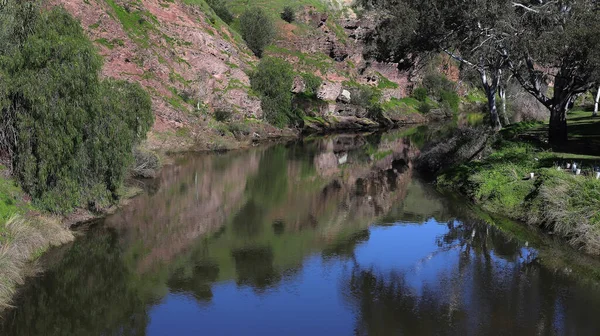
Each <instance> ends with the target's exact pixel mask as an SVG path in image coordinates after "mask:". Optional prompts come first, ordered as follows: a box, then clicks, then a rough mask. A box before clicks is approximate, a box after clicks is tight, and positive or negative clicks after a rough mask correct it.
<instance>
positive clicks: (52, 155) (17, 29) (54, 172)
mask: <svg viewBox="0 0 600 336" xmlns="http://www.w3.org/2000/svg"><path fill="white" fill-rule="evenodd" d="M0 12H1V13H2V16H3V18H8V20H6V21H3V22H4V23H3V24H2V26H0V27H1V28H0V29H1V31H2V34H6V35H4V36H5V37H6V39H0V40H2V42H1V43H0V80H1V81H2V82H3V85H2V86H3V91H2V92H0V94H1V95H0V102H2V105H0V107H1V108H2V109H1V110H0V112H1V117H2V127H1V128H0V140H1V144H0V148H1V149H2V154H3V155H4V157H5V158H7V159H8V160H9V161H10V162H11V165H12V170H13V175H14V176H15V177H16V178H17V180H18V181H19V182H20V184H21V185H22V187H23V188H24V190H25V191H27V192H28V193H29V194H30V195H31V196H32V197H33V199H34V201H35V202H37V203H38V204H39V205H40V206H41V207H43V208H45V209H47V210H51V211H55V212H64V211H68V210H70V209H72V208H73V207H76V206H81V205H84V206H93V207H97V206H101V205H103V204H107V203H109V202H111V201H112V200H114V199H116V198H117V197H118V194H119V188H120V187H121V184H122V181H123V179H124V177H125V174H126V171H127V168H128V167H129V165H130V164H131V162H132V158H133V154H132V150H133V146H134V145H135V144H137V143H138V142H139V141H140V140H141V139H143V138H144V137H145V135H146V132H147V131H148V129H149V127H150V126H151V125H152V122H153V115H152V111H151V101H150V98H149V96H148V94H147V93H146V92H145V91H143V89H142V88H141V87H140V86H139V84H130V83H126V82H122V81H115V80H109V79H107V80H100V78H99V71H100V69H101V67H102V59H101V57H100V56H99V55H98V53H97V51H96V49H95V47H94V46H93V44H92V43H91V42H90V41H89V39H88V38H87V37H86V36H85V34H84V32H83V30H82V28H81V26H80V24H79V23H78V22H77V21H76V20H74V19H73V18H72V17H71V16H70V15H69V14H68V13H67V12H66V11H65V10H64V9H62V8H54V9H52V10H50V11H40V10H39V9H38V8H37V7H36V5H35V3H34V2H17V1H8V2H7V3H5V5H4V7H2V8H0ZM6 22H8V24H6Z"/></svg>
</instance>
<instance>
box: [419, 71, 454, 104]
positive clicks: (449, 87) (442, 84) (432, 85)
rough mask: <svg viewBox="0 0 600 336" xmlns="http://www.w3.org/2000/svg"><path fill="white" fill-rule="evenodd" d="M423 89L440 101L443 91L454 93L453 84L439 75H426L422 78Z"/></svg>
mask: <svg viewBox="0 0 600 336" xmlns="http://www.w3.org/2000/svg"><path fill="white" fill-rule="evenodd" d="M422 85H423V87H424V88H425V89H427V93H428V94H429V96H431V97H435V98H436V99H440V97H441V93H442V92H444V91H455V89H454V83H453V82H451V81H450V80H449V79H448V78H446V76H444V75H442V74H440V73H428V74H427V75H425V77H424V78H423V83H422Z"/></svg>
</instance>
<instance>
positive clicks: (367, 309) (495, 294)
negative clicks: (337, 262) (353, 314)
mask: <svg viewBox="0 0 600 336" xmlns="http://www.w3.org/2000/svg"><path fill="white" fill-rule="evenodd" d="M447 226H448V231H447V233H445V234H444V235H442V236H440V237H438V238H437V241H436V243H437V245H438V247H439V248H438V250H437V251H436V252H434V253H433V254H432V255H428V256H427V257H426V258H425V259H426V260H430V259H432V258H435V257H436V255H437V254H447V253H456V254H457V257H458V258H457V260H458V262H457V263H456V264H455V265H453V266H452V268H451V270H450V271H449V272H447V271H445V269H442V270H436V271H437V272H438V273H437V274H436V276H435V277H436V280H435V281H434V282H423V283H422V287H421V288H415V287H414V284H412V283H411V282H410V281H409V280H408V279H407V277H409V276H410V274H408V273H410V271H411V270H394V271H389V272H385V271H383V272H382V271H381V270H378V269H377V268H376V267H373V266H372V265H369V266H363V265H360V264H359V263H357V262H355V263H354V264H353V267H352V269H351V270H350V271H349V272H348V273H347V274H345V275H344V276H343V277H342V280H341V286H340V288H341V291H342V296H343V297H344V300H345V301H346V302H347V303H349V304H350V305H351V306H352V307H354V309H355V310H356V311H357V312H358V316H357V319H356V321H357V322H356V327H355V332H356V334H358V335H598V334H600V329H598V328H597V327H596V328H590V327H589V322H590V319H594V318H596V316H598V315H597V314H598V313H600V307H598V306H597V305H596V306H594V307H589V306H582V305H581V302H585V301H587V300H586V295H590V294H591V293H589V292H588V291H587V290H585V289H583V288H582V287H579V286H572V287H570V286H569V285H568V284H569V283H570V282H569V281H568V280H567V279H566V278H565V277H564V276H562V275H560V274H556V273H553V272H550V271H549V270H547V269H546V268H543V267H541V265H540V264H539V263H538V261H539V260H538V258H537V255H536V252H535V250H533V249H529V248H527V247H523V246H522V245H520V244H519V243H518V242H516V241H514V240H510V239H507V238H506V236H505V235H504V234H502V233H501V232H500V231H499V230H497V229H495V228H493V227H490V226H488V225H484V224H479V223H469V222H467V223H464V222H458V221H454V220H452V221H449V222H448V224H447ZM557 288H561V290H560V291H557ZM592 295H593V299H591V298H590V301H591V302H596V303H597V302H599V301H598V299H600V298H599V297H598V294H597V291H594V294H592ZM567 312H568V314H567Z"/></svg>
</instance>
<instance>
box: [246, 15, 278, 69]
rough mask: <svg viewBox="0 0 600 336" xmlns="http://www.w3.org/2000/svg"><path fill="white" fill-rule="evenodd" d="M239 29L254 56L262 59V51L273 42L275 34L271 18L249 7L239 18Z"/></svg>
mask: <svg viewBox="0 0 600 336" xmlns="http://www.w3.org/2000/svg"><path fill="white" fill-rule="evenodd" d="M240 27H241V30H242V37H243V38H244V41H246V44H247V45H248V48H250V50H252V52H253V53H254V54H255V55H256V56H258V57H262V54H263V51H264V50H265V48H266V47H267V46H268V45H269V44H271V42H273V39H274V38H275V34H276V28H275V24H274V23H273V20H272V19H271V17H270V16H269V15H267V13H266V12H265V11H264V10H263V9H261V8H259V7H251V8H249V9H246V11H244V13H242V15H241V16H240Z"/></svg>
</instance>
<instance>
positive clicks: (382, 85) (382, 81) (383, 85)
mask: <svg viewBox="0 0 600 336" xmlns="http://www.w3.org/2000/svg"><path fill="white" fill-rule="evenodd" d="M378 75H379V83H378V84H377V87H378V88H379V89H382V90H383V89H397V88H398V87H399V85H398V84H396V83H394V82H392V81H391V80H389V79H387V78H386V77H385V76H383V75H382V74H380V73H378Z"/></svg>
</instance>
